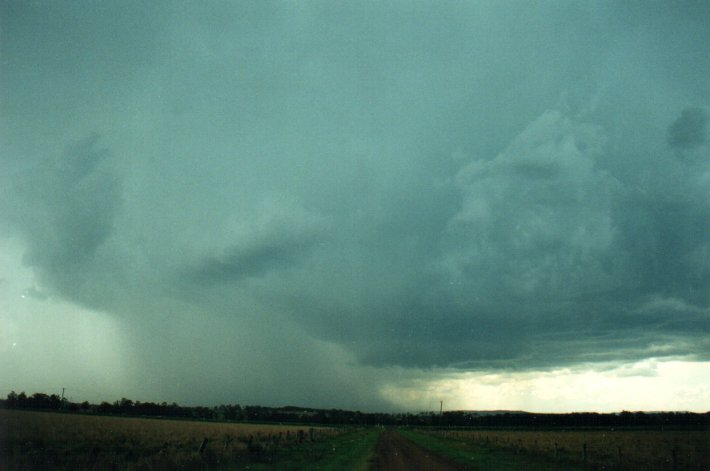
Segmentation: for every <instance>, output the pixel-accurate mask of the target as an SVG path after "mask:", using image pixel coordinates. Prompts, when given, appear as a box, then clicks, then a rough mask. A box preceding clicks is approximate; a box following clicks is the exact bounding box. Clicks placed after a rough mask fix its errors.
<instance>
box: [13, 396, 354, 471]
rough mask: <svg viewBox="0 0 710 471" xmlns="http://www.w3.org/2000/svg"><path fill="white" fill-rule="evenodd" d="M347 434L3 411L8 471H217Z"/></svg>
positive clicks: (288, 427)
mask: <svg viewBox="0 0 710 471" xmlns="http://www.w3.org/2000/svg"><path fill="white" fill-rule="evenodd" d="M340 433H342V430H339V429H336V428H327V427H316V428H313V427H304V426H294V425H259V424H237V423H217V422H195V421H183V420H167V419H166V420H164V419H145V418H130V417H106V416H88V415H76V414H62V413H50V412H32V411H17V410H2V409H0V469H8V470H12V469H135V470H142V469H179V468H182V469H203V468H206V467H209V468H210V469H214V468H215V467H217V468H219V467H220V466H221V465H224V466H225V467H229V466H233V465H235V464H238V463H240V462H246V461H248V460H255V459H256V460H258V459H259V458H260V457H266V456H267V455H268V454H269V452H270V451H271V450H275V449H282V448H285V447H290V446H300V445H302V444H304V443H310V442H313V441H319V440H323V439H328V438H333V437H334V436H336V435H338V434H340Z"/></svg>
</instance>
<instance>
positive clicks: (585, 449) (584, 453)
mask: <svg viewBox="0 0 710 471" xmlns="http://www.w3.org/2000/svg"><path fill="white" fill-rule="evenodd" d="M582 461H584V463H585V464H586V463H587V444H586V443H585V444H584V445H582Z"/></svg>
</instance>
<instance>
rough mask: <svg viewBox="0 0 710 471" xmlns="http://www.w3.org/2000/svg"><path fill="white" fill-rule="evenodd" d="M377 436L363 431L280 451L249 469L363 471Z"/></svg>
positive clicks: (250, 465) (373, 432) (250, 464)
mask: <svg viewBox="0 0 710 471" xmlns="http://www.w3.org/2000/svg"><path fill="white" fill-rule="evenodd" d="M381 433H382V431H381V430H380V429H376V428H363V429H357V430H354V431H352V432H348V433H345V434H343V435H340V436H337V437H335V438H332V439H329V440H323V441H316V442H312V443H303V444H301V445H296V446H292V447H288V448H284V449H283V450H279V452H278V453H276V454H273V455H271V456H270V457H269V459H268V462H259V461H258V460H254V461H251V462H250V463H249V469H250V470H277V471H295V470H303V469H309V470H310V469H313V470H322V471H342V470H353V471H367V470H368V469H369V468H370V464H371V460H372V458H373V457H374V451H375V445H376V444H377V439H378V438H379V436H380V434H381Z"/></svg>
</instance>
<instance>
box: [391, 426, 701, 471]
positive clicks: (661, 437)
mask: <svg viewBox="0 0 710 471" xmlns="http://www.w3.org/2000/svg"><path fill="white" fill-rule="evenodd" d="M405 435H406V436H407V437H408V438H410V439H411V440H413V441H415V442H416V443H418V444H420V445H422V446H426V447H429V448H432V449H435V450H437V451H439V452H442V453H444V454H447V455H449V456H451V457H452V458H455V459H457V460H459V461H462V462H465V463H468V464H475V465H477V466H479V467H481V468H482V469H515V466H514V465H512V464H511V463H514V462H523V463H525V464H526V469H628V470H636V469H646V470H681V469H682V470H698V471H700V470H707V469H710V432H708V431H702V430H690V431H679V430H671V431H658V430H613V429H607V430H600V429H596V430H591V429H586V430H518V431H516V430H456V431H454V430H430V429H429V430H428V429H417V430H416V431H410V432H405ZM504 463H508V464H510V466H505V465H504ZM536 463H537V464H536ZM538 465H539V466H542V467H539V468H538V467H536V466H538Z"/></svg>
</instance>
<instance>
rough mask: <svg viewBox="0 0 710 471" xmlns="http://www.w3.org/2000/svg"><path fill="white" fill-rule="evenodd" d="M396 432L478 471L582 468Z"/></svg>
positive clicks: (408, 431)
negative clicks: (478, 470)
mask: <svg viewBox="0 0 710 471" xmlns="http://www.w3.org/2000/svg"><path fill="white" fill-rule="evenodd" d="M400 432H401V433H402V435H404V436H405V437H407V438H408V439H410V440H411V441H413V442H414V443H416V444H417V445H419V446H421V447H424V448H427V449H428V450H431V451H433V452H435V453H437V454H440V455H443V456H447V457H449V458H451V459H453V460H455V461H458V462H459V463H463V464H466V465H468V466H474V467H476V468H477V469H481V470H486V471H488V470H496V471H497V470H500V471H504V470H520V469H525V470H526V471H537V470H540V471H543V470H545V471H548V470H549V471H556V470H560V471H562V470H569V471H575V470H581V469H582V468H581V467H579V466H577V465H575V464H574V463H561V462H558V463H556V462H550V460H549V459H546V458H544V457H541V456H537V455H533V454H529V453H524V452H520V453H518V452H516V451H514V450H510V449H503V448H496V447H490V446H485V445H482V444H477V443H471V442H467V441H464V440H460V439H457V438H449V437H446V438H445V437H441V436H436V435H431V434H428V433H426V432H419V431H414V430H400Z"/></svg>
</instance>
